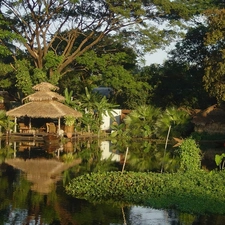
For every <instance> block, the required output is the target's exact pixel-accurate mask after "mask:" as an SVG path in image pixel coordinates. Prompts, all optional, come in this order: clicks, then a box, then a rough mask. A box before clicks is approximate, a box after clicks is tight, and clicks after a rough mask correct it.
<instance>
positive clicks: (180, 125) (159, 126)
mask: <svg viewBox="0 0 225 225" xmlns="http://www.w3.org/2000/svg"><path fill="white" fill-rule="evenodd" d="M189 124H190V116H189V114H188V113H187V112H186V111H184V110H181V109H177V108H175V107H170V108H167V109H166V110H165V111H164V112H163V113H162V114H161V115H160V117H159V119H158V121H157V122H156V134H157V136H158V137H159V138H161V137H166V135H167V134H168V130H169V129H170V128H171V130H170V135H171V136H173V137H181V136H182V135H184V134H185V132H186V131H187V128H189V126H188V125H189Z"/></svg>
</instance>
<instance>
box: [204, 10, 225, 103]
mask: <svg viewBox="0 0 225 225" xmlns="http://www.w3.org/2000/svg"><path fill="white" fill-rule="evenodd" d="M205 16H206V18H207V25H208V31H207V33H206V36H205V42H204V43H205V45H206V46H207V47H208V48H210V50H211V54H210V57H208V58H206V59H205V64H206V67H205V75H204V78H203V80H204V84H205V88H206V90H207V91H208V92H209V93H210V94H211V95H212V96H214V97H216V98H217V102H218V103H219V104H221V103H222V102H224V101H225V72H224V70H225V31H224V28H225V9H214V10H209V11H207V12H206V13H205Z"/></svg>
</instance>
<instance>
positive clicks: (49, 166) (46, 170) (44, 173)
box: [5, 158, 81, 194]
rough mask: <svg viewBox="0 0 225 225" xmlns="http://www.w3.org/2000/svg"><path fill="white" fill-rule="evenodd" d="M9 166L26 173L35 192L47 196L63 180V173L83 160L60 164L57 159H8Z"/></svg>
mask: <svg viewBox="0 0 225 225" xmlns="http://www.w3.org/2000/svg"><path fill="white" fill-rule="evenodd" d="M5 162H6V163H7V164H8V165H11V166H13V167H14V168H17V169H20V170H22V171H23V172H25V173H26V178H27V180H28V181H30V182H32V183H33V185H32V187H31V189H32V190H33V191H36V192H39V193H43V194H47V193H49V192H50V191H51V189H52V187H53V185H54V184H55V183H56V182H57V181H58V180H60V179H61V173H62V172H63V171H64V170H67V169H68V168H70V167H72V166H75V165H78V164H80V163H81V159H77V160H74V161H73V162H71V163H64V162H60V161H58V160H55V159H27V160H24V159H19V158H15V159H6V161H5Z"/></svg>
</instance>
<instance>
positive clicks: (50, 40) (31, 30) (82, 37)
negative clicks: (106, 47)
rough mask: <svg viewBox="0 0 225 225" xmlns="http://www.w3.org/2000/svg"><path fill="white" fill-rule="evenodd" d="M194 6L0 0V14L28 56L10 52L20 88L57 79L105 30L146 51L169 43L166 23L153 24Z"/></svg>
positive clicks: (86, 0)
mask: <svg viewBox="0 0 225 225" xmlns="http://www.w3.org/2000/svg"><path fill="white" fill-rule="evenodd" d="M200 2H201V1H200ZM205 2H206V3H207V1H205ZM193 6H194V7H195V8H196V3H192V2H189V1H183V2H181V1H179V0H177V1H170V0H163V1H158V0H152V1H141V0H136V1H130V0H125V1H114V0H113V1H112V0H104V1H103V0H98V1H97V0H96V1H92V0H80V1H78V0H64V1H61V0H49V1H45V0H38V1H30V0H25V1H20V0H2V1H1V4H0V10H1V15H2V17H1V19H2V20H3V21H8V22H9V27H10V29H11V31H12V33H15V34H17V35H19V37H20V39H18V40H17V41H16V40H15V42H14V44H15V46H16V47H17V49H19V50H22V51H24V52H25V53H27V59H28V60H29V61H30V62H29V63H27V62H25V61H19V60H18V58H17V54H16V53H17V52H15V51H14V52H12V55H13V56H14V59H15V60H16V65H15V69H16V71H17V73H18V76H17V79H18V80H19V82H18V84H17V85H18V86H19V87H20V88H22V86H24V83H26V85H27V86H31V83H32V82H38V81H40V80H44V79H48V78H51V79H52V82H57V81H58V80H59V78H60V77H61V76H63V75H64V74H67V73H68V72H70V71H73V70H74V66H73V65H74V61H75V60H76V59H77V57H80V56H81V55H83V54H84V53H85V52H87V51H88V50H90V49H92V48H93V46H95V45H97V44H99V43H100V42H101V40H102V39H103V38H104V37H105V36H106V35H108V34H110V33H111V34H113V36H114V38H118V39H120V40H121V41H122V42H123V43H127V44H128V43H130V44H133V47H134V46H135V47H137V50H143V49H144V50H146V51H149V50H152V49H154V48H158V47H160V46H161V45H162V44H165V43H169V42H170V41H171V39H170V37H171V34H174V33H175V32H174V31H172V29H171V27H170V26H168V27H169V28H168V29H162V30H161V31H160V30H159V27H160V26H158V25H159V24H160V23H162V22H163V21H179V19H180V18H182V17H183V18H185V19H187V18H189V17H190V16H191V15H192V14H193V13H195V12H196V10H195V11H194V10H193V9H195V8H194V7H193ZM198 11H201V10H198ZM173 25H174V24H173ZM56 43H57V44H56ZM62 46H63V47H62ZM74 46H76V47H74ZM140 46H142V48H141V47H140ZM143 46H144V47H143ZM23 68H26V71H25V74H27V75H26V79H24V72H23ZM28 74H31V75H32V80H30V79H29V77H28ZM21 80H22V81H21ZM29 89H30V87H27V88H26V90H24V92H29Z"/></svg>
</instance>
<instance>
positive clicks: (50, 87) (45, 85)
mask: <svg viewBox="0 0 225 225" xmlns="http://www.w3.org/2000/svg"><path fill="white" fill-rule="evenodd" d="M32 88H33V89H34V90H36V91H49V90H52V91H56V90H59V88H58V87H57V86H55V85H53V84H50V83H48V82H41V83H40V84H37V85H35V86H33V87H32Z"/></svg>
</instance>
